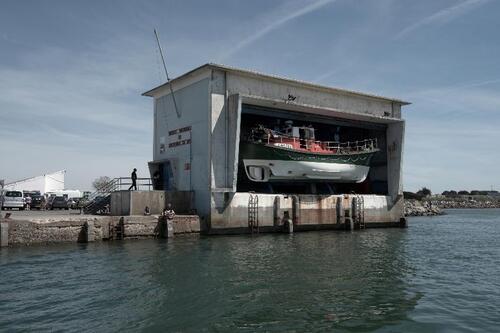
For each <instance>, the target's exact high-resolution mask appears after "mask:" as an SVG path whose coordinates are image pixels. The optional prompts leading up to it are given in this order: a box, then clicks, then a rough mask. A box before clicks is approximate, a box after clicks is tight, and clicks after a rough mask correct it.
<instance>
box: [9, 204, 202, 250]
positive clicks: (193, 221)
mask: <svg viewBox="0 0 500 333" xmlns="http://www.w3.org/2000/svg"><path fill="white" fill-rule="evenodd" d="M33 214H36V213H35V212H33ZM15 215H16V214H14V217H15V218H14V219H10V220H9V222H3V221H2V222H1V223H0V246H2V247H4V246H15V245H31V244H47V243H61V242H75V243H76V242H98V241H107V240H129V239H140V238H157V237H158V231H159V227H158V226H159V217H158V216H90V215H72V216H69V215H66V216H65V215H60V216H55V217H50V218H47V217H46V218H41V217H40V215H39V216H37V215H34V216H32V217H29V216H22V217H21V216H18V217H16V216H15ZM167 231H168V233H167V234H166V236H168V237H170V238H171V237H173V236H174V235H187V234H198V233H199V232H200V220H199V218H198V216H196V215H177V216H176V217H175V218H174V219H173V220H172V221H171V222H170V226H169V228H168V230H167Z"/></svg>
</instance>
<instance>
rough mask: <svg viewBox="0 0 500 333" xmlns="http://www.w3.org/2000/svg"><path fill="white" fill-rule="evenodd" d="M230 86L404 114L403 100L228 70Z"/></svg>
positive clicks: (330, 105)
mask: <svg viewBox="0 0 500 333" xmlns="http://www.w3.org/2000/svg"><path fill="white" fill-rule="evenodd" d="M227 90H228V92H229V94H230V95H232V94H241V95H247V96H257V97H259V98H263V99H272V100H284V99H286V98H287V97H288V95H289V94H291V95H293V96H296V99H295V101H294V103H297V104H303V105H311V106H316V107H322V108H329V109H336V110H339V111H346V112H350V113H359V114H367V115H373V116H378V117H384V116H386V117H395V118H399V117H400V116H401V112H400V107H401V106H400V104H398V103H395V102H392V101H389V100H383V99H376V98H371V97H368V96H361V95H358V96H356V95H351V94H346V93H341V92H333V91H329V90H323V89H319V88H316V89H313V88H310V87H306V86H302V85H300V84H293V83H289V82H280V81H279V80H272V79H260V78H258V77H250V76H244V75H238V74H235V73H228V74H227Z"/></svg>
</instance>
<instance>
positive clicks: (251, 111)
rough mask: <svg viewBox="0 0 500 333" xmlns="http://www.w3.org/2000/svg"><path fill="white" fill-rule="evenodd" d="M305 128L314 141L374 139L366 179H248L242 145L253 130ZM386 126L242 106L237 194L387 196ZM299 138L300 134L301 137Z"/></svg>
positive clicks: (279, 130) (311, 114) (268, 108)
mask: <svg viewBox="0 0 500 333" xmlns="http://www.w3.org/2000/svg"><path fill="white" fill-rule="evenodd" d="M291 124H293V126H297V127H306V128H313V129H314V136H315V140H317V141H322V142H324V141H329V142H334V141H340V142H360V141H363V140H366V139H376V142H377V146H378V148H379V151H378V152H377V153H375V155H374V156H373V157H372V159H371V162H370V170H369V173H368V176H367V178H366V179H365V180H364V181H362V182H360V183H355V182H343V181H342V182H338V181H335V180H326V179H293V178H291V179H286V180H273V181H268V182H256V181H252V180H250V179H249V177H248V175H247V172H246V171H245V165H244V163H243V159H244V158H245V156H244V155H245V152H244V149H242V145H244V144H245V142H246V141H247V140H248V138H249V135H250V134H251V132H252V129H254V128H256V127H257V126H259V125H260V126H262V127H265V128H268V129H271V130H273V131H277V132H281V131H282V129H283V128H285V127H286V126H290V125H291ZM386 131H387V125H386V124H383V123H372V122H366V121H356V120H351V119H343V118H337V117H328V116H321V115H315V114H313V113H304V112H296V111H288V110H284V109H278V108H270V107H263V106H256V105H250V104H243V105H242V108H241V124H240V149H239V158H238V178H237V192H255V193H268V194H318V195H327V194H343V193H357V194H381V195H387V194H388V174H387V164H388V162H387V152H386V151H387V147H386ZM301 135H302V134H301Z"/></svg>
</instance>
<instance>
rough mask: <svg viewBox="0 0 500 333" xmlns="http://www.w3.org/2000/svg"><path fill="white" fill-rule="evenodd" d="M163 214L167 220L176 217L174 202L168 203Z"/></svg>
mask: <svg viewBox="0 0 500 333" xmlns="http://www.w3.org/2000/svg"><path fill="white" fill-rule="evenodd" d="M162 215H163V216H165V217H166V218H167V221H172V220H173V219H174V217H175V211H174V210H173V209H172V204H167V208H165V209H164V210H163V214H162Z"/></svg>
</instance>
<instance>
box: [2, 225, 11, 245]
mask: <svg viewBox="0 0 500 333" xmlns="http://www.w3.org/2000/svg"><path fill="white" fill-rule="evenodd" d="M8 245H9V223H8V222H0V247H5V246H8Z"/></svg>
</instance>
